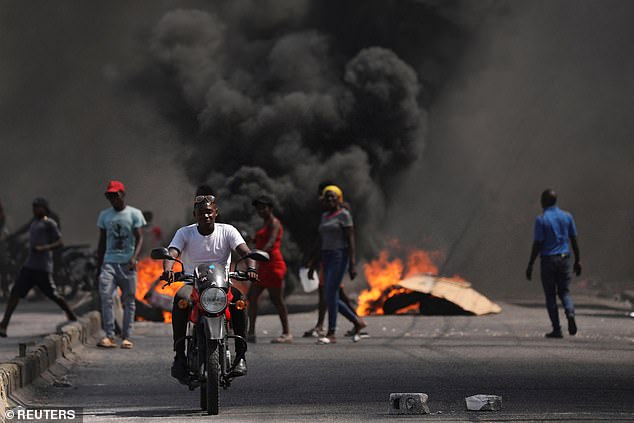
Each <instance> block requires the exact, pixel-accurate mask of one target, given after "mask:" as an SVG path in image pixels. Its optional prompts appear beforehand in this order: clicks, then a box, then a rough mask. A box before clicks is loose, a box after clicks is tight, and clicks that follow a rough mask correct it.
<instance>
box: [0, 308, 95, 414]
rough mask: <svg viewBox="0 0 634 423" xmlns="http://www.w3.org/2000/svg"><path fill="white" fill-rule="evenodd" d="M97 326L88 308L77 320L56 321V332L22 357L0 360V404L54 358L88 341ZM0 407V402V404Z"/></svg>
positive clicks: (44, 368) (37, 375)
mask: <svg viewBox="0 0 634 423" xmlns="http://www.w3.org/2000/svg"><path fill="white" fill-rule="evenodd" d="M100 329H101V316H100V314H99V312H97V311H91V312H89V313H87V314H85V315H83V316H82V317H80V318H79V321H77V322H72V323H68V324H64V325H60V326H59V327H58V328H57V333H56V334H52V335H48V336H46V337H44V339H43V340H42V341H41V342H40V343H39V344H37V345H36V346H35V347H33V348H32V349H31V351H29V352H28V353H27V354H26V355H25V356H24V357H20V356H16V357H15V358H13V359H12V360H9V361H7V362H5V363H2V364H0V397H1V398H2V402H3V404H2V405H5V406H6V404H7V398H8V397H9V396H11V394H12V393H14V392H15V391H17V390H18V389H21V388H24V387H25V386H27V385H29V384H31V383H32V382H33V381H34V380H35V379H37V378H38V377H39V376H40V375H41V374H42V373H43V372H45V371H46V370H47V369H48V368H49V367H50V366H52V365H53V364H55V362H56V361H57V360H58V359H60V358H62V357H66V356H67V355H69V354H70V353H72V352H73V349H76V348H78V347H79V346H81V345H83V344H85V343H87V342H88V340H89V338H90V337H91V336H93V335H94V334H96V333H98V331H99V330H100ZM0 408H2V406H1V405H0Z"/></svg>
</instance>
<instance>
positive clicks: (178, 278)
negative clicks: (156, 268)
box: [159, 272, 194, 285]
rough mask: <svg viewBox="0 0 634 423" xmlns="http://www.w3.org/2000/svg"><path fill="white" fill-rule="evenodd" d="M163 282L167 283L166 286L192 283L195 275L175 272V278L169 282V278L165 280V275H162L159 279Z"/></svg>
mask: <svg viewBox="0 0 634 423" xmlns="http://www.w3.org/2000/svg"><path fill="white" fill-rule="evenodd" d="M159 279H160V280H162V281H165V282H167V284H166V285H170V284H172V283H174V282H188V281H192V280H194V275H193V274H192V273H187V272H174V277H173V278H172V280H171V281H169V280H167V278H165V275H161V277H160V278H159Z"/></svg>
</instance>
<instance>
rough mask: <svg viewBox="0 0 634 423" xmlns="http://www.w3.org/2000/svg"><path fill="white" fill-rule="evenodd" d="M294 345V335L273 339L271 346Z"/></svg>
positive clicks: (283, 335) (284, 335)
mask: <svg viewBox="0 0 634 423" xmlns="http://www.w3.org/2000/svg"><path fill="white" fill-rule="evenodd" d="M292 343H293V335H291V334H290V333H289V334H282V335H281V336H279V337H278V338H275V339H271V344H292Z"/></svg>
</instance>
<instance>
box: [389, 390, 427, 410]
mask: <svg viewBox="0 0 634 423" xmlns="http://www.w3.org/2000/svg"><path fill="white" fill-rule="evenodd" d="M428 398H429V396H428V395H427V394H423V393H393V394H390V408H389V414H429V407H428V406H427V399H428Z"/></svg>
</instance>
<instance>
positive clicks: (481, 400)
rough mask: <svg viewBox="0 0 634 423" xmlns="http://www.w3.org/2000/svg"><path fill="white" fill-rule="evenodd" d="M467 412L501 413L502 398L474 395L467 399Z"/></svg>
mask: <svg viewBox="0 0 634 423" xmlns="http://www.w3.org/2000/svg"><path fill="white" fill-rule="evenodd" d="M465 402H466V403H467V410H471V411H500V410H502V397H501V396H498V395H484V394H479V395H472V396H470V397H467V398H465Z"/></svg>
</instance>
